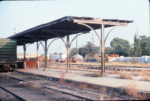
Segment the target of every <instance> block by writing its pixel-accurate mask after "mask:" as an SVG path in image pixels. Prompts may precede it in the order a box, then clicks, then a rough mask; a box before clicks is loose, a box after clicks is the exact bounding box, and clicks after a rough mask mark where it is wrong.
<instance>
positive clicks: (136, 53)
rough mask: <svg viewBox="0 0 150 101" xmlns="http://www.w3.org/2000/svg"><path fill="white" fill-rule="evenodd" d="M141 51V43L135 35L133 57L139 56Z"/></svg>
mask: <svg viewBox="0 0 150 101" xmlns="http://www.w3.org/2000/svg"><path fill="white" fill-rule="evenodd" d="M141 54H142V49H141V41H140V39H139V38H138V37H137V35H136V34H135V36H134V48H133V56H141Z"/></svg>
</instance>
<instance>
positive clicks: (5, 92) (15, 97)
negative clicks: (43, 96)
mask: <svg viewBox="0 0 150 101" xmlns="http://www.w3.org/2000/svg"><path fill="white" fill-rule="evenodd" d="M0 92H1V93H2V92H3V94H1V97H0V101H3V100H2V96H3V97H8V96H9V98H7V99H8V100H12V99H13V101H26V100H25V99H23V98H21V97H20V96H18V95H16V94H15V93H13V92H11V91H9V90H7V89H5V88H4V87H1V86H0ZM10 96H11V98H10ZM4 99H6V98H4Z"/></svg>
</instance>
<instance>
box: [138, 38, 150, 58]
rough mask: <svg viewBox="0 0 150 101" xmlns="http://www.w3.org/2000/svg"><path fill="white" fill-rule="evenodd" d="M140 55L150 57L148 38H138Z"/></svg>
mask: <svg viewBox="0 0 150 101" xmlns="http://www.w3.org/2000/svg"><path fill="white" fill-rule="evenodd" d="M139 39H140V41H141V49H142V55H150V37H147V36H145V35H144V36H140V37H139Z"/></svg>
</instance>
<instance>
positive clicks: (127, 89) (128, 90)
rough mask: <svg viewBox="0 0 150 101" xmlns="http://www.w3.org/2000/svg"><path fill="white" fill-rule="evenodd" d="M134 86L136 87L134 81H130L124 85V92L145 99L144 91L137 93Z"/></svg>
mask: <svg viewBox="0 0 150 101" xmlns="http://www.w3.org/2000/svg"><path fill="white" fill-rule="evenodd" d="M136 88H137V85H136V83H134V82H133V83H130V84H129V85H128V86H127V87H125V92H126V93H127V94H128V95H130V96H133V97H137V98H140V99H147V98H146V95H145V93H144V92H142V93H139V91H138V90H137V89H136Z"/></svg>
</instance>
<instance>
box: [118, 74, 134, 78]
mask: <svg viewBox="0 0 150 101" xmlns="http://www.w3.org/2000/svg"><path fill="white" fill-rule="evenodd" d="M120 78H121V79H132V76H131V75H129V74H127V73H121V74H120Z"/></svg>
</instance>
